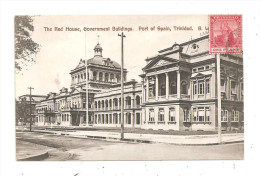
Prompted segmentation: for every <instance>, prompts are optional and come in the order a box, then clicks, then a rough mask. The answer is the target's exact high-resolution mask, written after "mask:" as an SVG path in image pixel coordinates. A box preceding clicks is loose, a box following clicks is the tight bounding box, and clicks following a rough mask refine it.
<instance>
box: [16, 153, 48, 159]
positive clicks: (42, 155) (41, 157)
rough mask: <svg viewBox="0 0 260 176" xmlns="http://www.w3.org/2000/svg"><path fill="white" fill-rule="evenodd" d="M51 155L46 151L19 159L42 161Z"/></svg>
mask: <svg viewBox="0 0 260 176" xmlns="http://www.w3.org/2000/svg"><path fill="white" fill-rule="evenodd" d="M48 157H49V153H48V152H45V153H42V154H40V155H35V156H30V157H28V158H22V159H17V161H41V160H44V159H46V158H48Z"/></svg>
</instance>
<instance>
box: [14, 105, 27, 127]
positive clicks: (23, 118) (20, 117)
mask: <svg viewBox="0 0 260 176" xmlns="http://www.w3.org/2000/svg"><path fill="white" fill-rule="evenodd" d="M15 108H16V124H18V122H22V123H27V122H28V119H29V115H30V112H29V110H30V105H29V104H28V103H27V102H26V100H21V101H17V100H16V107H15Z"/></svg>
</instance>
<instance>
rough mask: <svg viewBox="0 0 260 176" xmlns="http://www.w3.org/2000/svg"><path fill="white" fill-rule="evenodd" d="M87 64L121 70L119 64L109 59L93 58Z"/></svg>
mask: <svg viewBox="0 0 260 176" xmlns="http://www.w3.org/2000/svg"><path fill="white" fill-rule="evenodd" d="M87 63H88V65H89V64H93V65H102V66H110V67H115V68H121V66H120V64H119V63H117V62H115V61H112V60H111V59H110V58H104V57H102V56H94V57H93V58H91V59H88V61H87Z"/></svg>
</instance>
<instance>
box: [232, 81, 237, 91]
mask: <svg viewBox="0 0 260 176" xmlns="http://www.w3.org/2000/svg"><path fill="white" fill-rule="evenodd" d="M231 93H232V94H236V82H235V81H231Z"/></svg>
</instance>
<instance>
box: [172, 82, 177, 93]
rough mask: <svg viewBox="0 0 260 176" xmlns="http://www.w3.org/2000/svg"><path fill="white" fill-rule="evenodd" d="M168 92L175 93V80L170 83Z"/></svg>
mask: <svg viewBox="0 0 260 176" xmlns="http://www.w3.org/2000/svg"><path fill="white" fill-rule="evenodd" d="M170 94H177V87H176V82H172V83H171V84H170Z"/></svg>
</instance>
